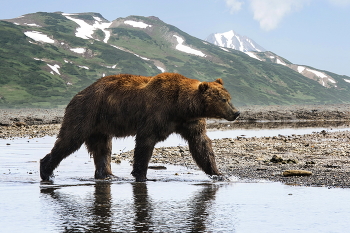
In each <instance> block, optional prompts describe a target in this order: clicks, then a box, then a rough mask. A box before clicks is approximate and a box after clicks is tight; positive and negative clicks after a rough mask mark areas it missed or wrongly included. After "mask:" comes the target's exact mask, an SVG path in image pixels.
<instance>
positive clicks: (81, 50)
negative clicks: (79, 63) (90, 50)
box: [70, 48, 86, 54]
mask: <svg viewBox="0 0 350 233" xmlns="http://www.w3.org/2000/svg"><path fill="white" fill-rule="evenodd" d="M70 50H71V51H73V52H75V53H80V54H83V53H85V51H86V50H85V48H71V49H70Z"/></svg>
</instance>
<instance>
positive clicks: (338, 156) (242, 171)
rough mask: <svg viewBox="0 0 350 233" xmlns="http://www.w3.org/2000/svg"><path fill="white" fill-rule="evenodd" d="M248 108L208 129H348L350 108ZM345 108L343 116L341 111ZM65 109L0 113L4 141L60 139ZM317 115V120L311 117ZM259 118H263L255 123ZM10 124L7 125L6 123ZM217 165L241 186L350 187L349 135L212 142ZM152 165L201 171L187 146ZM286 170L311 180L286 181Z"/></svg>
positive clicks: (162, 152) (158, 151) (160, 152)
mask: <svg viewBox="0 0 350 233" xmlns="http://www.w3.org/2000/svg"><path fill="white" fill-rule="evenodd" d="M317 107H318V108H319V109H316V107H315V106H311V107H305V106H303V107H300V108H295V106H294V110H292V111H290V112H289V114H287V112H288V111H289V110H290V109H291V108H292V107H284V108H281V109H276V108H277V107H276V106H274V107H264V108H263V109H261V108H254V110H249V108H246V109H245V110H243V109H242V110H241V111H242V114H241V115H242V117H240V120H238V121H235V122H225V121H218V120H208V124H207V128H208V130H228V129H230V130H232V129H236V128H246V129H247V128H261V127H263V128H270V129H273V128H277V127H281V126H284V127H286V128H295V127H305V126H310V127H317V126H321V127H328V126H329V127H330V128H331V127H336V126H342V127H344V128H349V127H350V105H346V107H344V106H340V105H336V106H335V105H332V106H327V107H324V108H321V106H317ZM341 107H343V108H342V109H343V111H340V108H341ZM63 113H64V110H63V109H54V110H47V109H29V110H28V109H13V110H8V109H7V110H4V109H0V139H14V138H20V137H22V138H23V137H28V138H38V137H44V136H56V135H57V134H58V131H59V129H60V123H61V122H62V117H63ZM314 115H316V116H315V119H314V120H310V117H312V116H314ZM258 117H261V119H257V118H258ZM6 122H7V123H6ZM213 149H214V153H215V158H216V162H217V166H218V168H219V170H220V172H222V173H223V175H225V176H235V177H238V178H240V179H242V180H243V181H247V182H250V181H254V180H268V181H273V182H282V183H284V184H291V185H302V186H318V187H341V188H350V131H349V130H346V131H335V132H333V131H332V132H331V131H322V132H317V133H312V134H306V135H291V136H283V135H278V136H274V137H251V138H246V137H244V136H240V137H236V138H223V139H215V140H213ZM132 156H133V151H128V152H124V153H121V154H113V155H112V157H113V160H114V161H118V160H127V161H132ZM151 163H161V164H173V165H182V166H187V167H191V168H194V169H197V170H198V169H199V168H198V167H197V165H196V164H195V163H194V161H193V159H192V157H191V155H190V153H189V151H188V148H187V147H165V148H155V150H154V152H153V156H152V159H151ZM286 170H303V171H307V172H311V173H312V175H309V176H283V175H282V174H283V172H284V171H286Z"/></svg>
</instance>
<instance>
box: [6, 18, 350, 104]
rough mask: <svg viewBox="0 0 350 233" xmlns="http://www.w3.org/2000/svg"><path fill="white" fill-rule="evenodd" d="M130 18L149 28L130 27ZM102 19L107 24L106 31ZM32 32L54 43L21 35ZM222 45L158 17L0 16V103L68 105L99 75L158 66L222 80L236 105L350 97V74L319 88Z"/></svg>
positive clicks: (291, 72) (333, 100)
mask: <svg viewBox="0 0 350 233" xmlns="http://www.w3.org/2000/svg"><path fill="white" fill-rule="evenodd" d="M72 19H74V20H72ZM77 19H78V20H82V21H83V22H85V24H86V25H87V26H86V25H85V27H87V28H89V27H90V28H91V27H96V28H94V29H93V30H92V31H91V32H92V33H91V35H90V34H89V35H87V36H88V38H84V39H83V38H81V37H79V35H77V34H76V33H77V30H78V29H79V28H80V27H82V26H81V25H79V24H78V23H80V22H81V21H75V20H77ZM127 21H129V22H131V24H128V23H126V22H127ZM77 22H78V23H77ZM135 22H138V23H143V24H142V25H143V26H144V25H148V26H145V27H144V28H142V27H138V26H133V25H132V23H135ZM102 23H106V24H107V23H108V25H109V26H108V27H105V28H103V27H102V26H101V25H102ZM93 25H95V26H93ZM96 25H100V26H96ZM99 27H100V28H99ZM33 31H34V32H35V33H39V34H40V35H45V36H47V38H49V39H50V40H51V42H43V41H40V40H38V39H33V38H30V37H28V36H26V34H25V33H27V34H28V32H33ZM106 33H108V34H110V37H107V34H106ZM106 38H108V41H107V43H105V42H106V41H105V40H107V39H106ZM177 38H182V39H183V41H184V42H183V44H182V45H183V46H184V48H185V49H192V50H193V51H197V52H198V51H199V52H201V53H202V54H205V56H197V55H194V54H193V53H189V52H184V51H181V50H179V48H178V47H177V46H179V44H180V43H179V41H177ZM225 50H226V51H225ZM225 50H223V49H221V48H220V47H217V46H215V45H212V44H209V43H207V42H205V41H203V40H200V39H198V38H195V37H193V36H191V35H189V34H187V33H185V32H183V31H181V30H180V29H178V28H176V27H174V26H172V25H168V24H166V23H164V22H162V21H161V20H159V19H158V18H156V17H147V18H146V17H140V16H130V17H127V18H119V19H116V20H115V21H113V22H108V21H107V20H105V19H104V18H103V17H102V16H101V15H100V14H96V13H84V14H77V15H69V16H68V17H67V15H64V14H62V13H59V12H57V13H44V12H39V13H35V14H28V15H25V16H24V17H21V18H16V19H12V20H7V21H0V107H58V106H65V105H66V104H67V103H68V102H69V100H70V99H71V98H72V96H73V95H75V94H76V93H77V92H78V91H80V90H82V89H83V88H85V87H86V86H88V85H90V84H91V83H92V82H94V81H95V80H96V79H98V78H100V77H102V76H104V75H111V74H119V73H131V74H138V75H145V76H152V75H156V74H157V73H160V72H161V70H165V71H166V72H178V73H181V74H183V75H185V76H187V77H189V78H196V79H199V80H202V81H211V80H214V79H217V78H222V79H223V80H224V82H225V86H226V87H227V89H228V90H229V91H230V93H231V94H232V96H233V103H235V104H236V105H238V106H239V105H276V104H279V105H289V104H331V103H349V102H350V83H348V82H346V81H344V80H347V79H349V80H350V78H349V77H346V76H340V75H336V74H333V73H329V72H327V74H329V75H331V76H332V78H333V79H334V80H335V81H336V82H337V85H336V86H332V87H324V86H322V85H320V84H319V83H318V82H316V81H314V80H312V79H310V78H306V77H305V76H303V75H301V74H300V73H298V72H296V71H294V70H292V69H290V68H288V67H286V66H283V65H279V64H275V63H272V62H262V61H259V60H256V59H254V58H251V57H249V56H248V55H246V54H244V53H242V52H239V51H236V50H232V49H225Z"/></svg>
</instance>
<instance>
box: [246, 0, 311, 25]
mask: <svg viewBox="0 0 350 233" xmlns="http://www.w3.org/2000/svg"><path fill="white" fill-rule="evenodd" d="M310 1H311V0H283V1H281V0H250V7H251V9H252V11H253V14H254V19H255V20H257V21H259V23H260V27H261V28H262V29H263V30H266V31H270V30H273V29H275V28H276V27H277V26H278V24H279V23H280V22H281V21H282V19H283V18H284V17H285V16H286V15H288V14H290V13H292V12H294V11H298V10H300V9H302V8H303V7H304V5H306V4H308V3H309V2H310Z"/></svg>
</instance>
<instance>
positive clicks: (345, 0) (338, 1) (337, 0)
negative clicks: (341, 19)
mask: <svg viewBox="0 0 350 233" xmlns="http://www.w3.org/2000/svg"><path fill="white" fill-rule="evenodd" d="M328 1H329V2H330V3H331V4H333V5H336V6H350V0H328Z"/></svg>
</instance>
